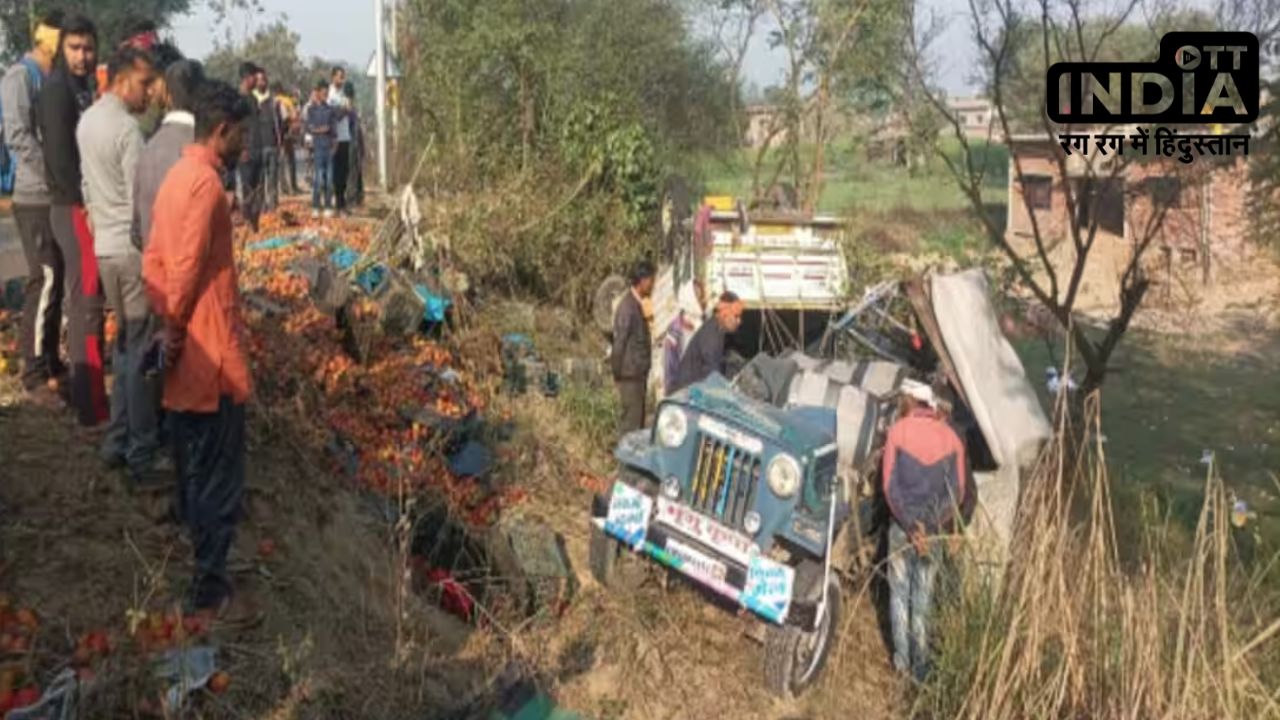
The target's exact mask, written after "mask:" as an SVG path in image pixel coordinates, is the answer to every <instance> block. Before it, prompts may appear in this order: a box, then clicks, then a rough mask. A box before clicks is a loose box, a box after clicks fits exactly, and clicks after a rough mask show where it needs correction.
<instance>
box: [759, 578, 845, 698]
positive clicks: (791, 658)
mask: <svg viewBox="0 0 1280 720" xmlns="http://www.w3.org/2000/svg"><path fill="white" fill-rule="evenodd" d="M818 572H819V573H821V568H819V569H818ZM799 575H800V573H797V583H798V582H799ZM818 580H819V582H820V581H821V576H819V578H818ZM797 587H800V586H799V585H797ZM840 610H841V596H840V583H839V582H837V581H836V578H835V576H832V578H831V581H830V583H828V585H827V607H826V609H825V611H824V612H823V613H822V617H821V618H819V619H818V626H817V627H816V628H815V629H814V630H813V631H812V632H805V631H804V630H801V629H800V628H797V627H793V626H778V625H770V626H769V629H768V631H767V632H766V634H765V642H764V677H765V685H766V686H767V687H768V689H769V692H771V693H773V694H774V695H777V696H779V697H784V698H793V697H797V696H799V695H800V694H801V693H803V692H804V691H805V689H806V688H808V687H809V686H810V685H812V684H813V682H814V681H815V680H816V679H817V678H818V676H819V675H821V674H822V669H823V667H824V666H825V665H826V663H827V657H828V656H830V654H831V648H832V646H833V645H834V644H835V639H836V633H837V632H839V629H840Z"/></svg>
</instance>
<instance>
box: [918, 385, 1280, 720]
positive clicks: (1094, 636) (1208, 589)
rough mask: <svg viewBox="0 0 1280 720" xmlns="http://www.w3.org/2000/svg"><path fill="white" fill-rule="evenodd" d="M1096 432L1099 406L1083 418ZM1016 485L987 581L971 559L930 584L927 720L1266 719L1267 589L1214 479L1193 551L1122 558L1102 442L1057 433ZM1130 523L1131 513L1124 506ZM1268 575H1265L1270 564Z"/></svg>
mask: <svg viewBox="0 0 1280 720" xmlns="http://www.w3.org/2000/svg"><path fill="white" fill-rule="evenodd" d="M1087 415H1090V416H1091V417H1092V420H1091V421H1090V425H1091V426H1092V427H1093V428H1094V429H1095V430H1096V428H1097V427H1098V425H1099V423H1098V422H1097V412H1096V404H1094V405H1092V406H1091V409H1090V412H1088V413H1087ZM1070 436H1071V433H1070V432H1069V428H1067V426H1066V424H1065V423H1063V425H1062V426H1061V431H1060V433H1059V440H1058V441H1056V442H1055V444H1054V445H1053V447H1052V448H1051V449H1050V450H1049V452H1047V453H1046V455H1045V456H1044V458H1043V459H1042V462H1041V463H1040V465H1039V467H1038V469H1037V470H1036V472H1035V473H1033V474H1032V475H1031V476H1030V477H1028V478H1026V479H1025V480H1024V483H1023V493H1024V497H1023V500H1022V504H1021V511H1020V515H1019V519H1018V524H1017V527H1016V530H1015V535H1014V540H1013V542H1012V544H1011V547H1012V548H1013V551H1012V553H1013V555H1012V557H1011V559H1010V563H1009V566H1008V568H1007V570H1006V571H1005V574H1004V576H1003V579H1002V580H1001V581H1000V583H999V584H998V585H996V584H990V583H987V582H984V580H983V575H982V574H981V572H980V571H979V570H978V568H977V567H975V566H974V564H973V559H972V558H970V557H964V556H962V557H960V558H958V561H957V562H958V564H959V566H960V568H961V573H960V575H959V577H961V578H963V579H962V580H959V581H954V582H953V583H951V584H950V585H945V584H944V585H940V587H939V594H938V602H939V605H938V607H937V612H936V615H935V623H934V625H933V634H934V637H935V638H936V639H937V650H936V654H935V656H934V661H935V665H934V669H933V672H932V674H931V676H930V677H929V679H928V681H927V683H926V684H925V685H924V686H923V687H922V688H921V689H920V692H919V694H918V695H917V698H916V705H915V710H914V713H913V714H914V715H916V716H919V717H928V718H974V719H975V720H976V719H978V718H982V719H983V720H1005V719H1007V720H1021V719H1022V718H1116V719H1117V720H1118V719H1119V718H1155V717H1163V718H1244V717H1248V718H1262V717H1268V718H1276V717H1280V707H1278V706H1277V704H1276V702H1275V699H1274V696H1273V695H1272V693H1273V692H1274V688H1275V687H1277V683H1278V682H1280V662H1277V659H1278V653H1277V649H1276V648H1275V647H1274V646H1275V643H1274V642H1272V644H1271V647H1268V646H1267V644H1266V643H1267V641H1268V638H1272V639H1273V636H1274V634H1275V633H1276V632H1277V631H1278V630H1280V622H1277V621H1276V620H1275V612H1276V610H1277V599H1276V598H1275V597H1274V595H1267V594H1266V590H1265V589H1264V588H1265V583H1263V582H1261V578H1260V577H1258V576H1252V577H1251V576H1250V575H1249V574H1248V573H1247V572H1246V571H1245V569H1244V568H1243V566H1242V564H1241V563H1239V562H1237V559H1236V558H1235V557H1233V554H1232V550H1231V548H1232V540H1231V528H1230V527H1229V525H1228V522H1227V518H1228V516H1229V514H1230V505H1229V502H1228V500H1227V493H1226V491H1225V489H1224V487H1223V483H1222V481H1221V479H1220V478H1218V477H1217V476H1216V475H1215V474H1214V473H1212V472H1211V473H1210V475H1209V477H1208V479H1207V481H1206V483H1205V497H1204V504H1203V506H1202V508H1201V513H1200V517H1199V523H1198V526H1197V528H1196V533H1195V536H1194V542H1193V544H1192V550H1191V552H1190V553H1189V554H1181V553H1180V554H1176V555H1173V554H1168V555H1166V554H1163V553H1162V552H1161V551H1162V547H1163V545H1162V544H1161V543H1159V542H1152V543H1148V545H1147V548H1148V554H1147V557H1146V562H1145V563H1143V564H1142V565H1141V566H1140V569H1138V570H1137V571H1136V572H1133V573H1126V572H1125V571H1124V570H1123V569H1122V568H1121V566H1120V561H1119V559H1118V555H1117V547H1116V541H1115V537H1116V535H1115V517H1114V515H1113V512H1112V505H1111V489H1110V484H1109V478H1108V475H1107V470H1106V463H1105V458H1104V457H1103V455H1102V451H1101V446H1098V447H1086V448H1076V447H1074V446H1073V445H1072V444H1071V443H1069V442H1067V441H1065V440H1063V439H1062V438H1065V437H1070ZM1125 520H1126V521H1133V522H1136V521H1137V518H1136V517H1134V516H1132V515H1126V517H1125ZM1268 570H1269V568H1268V569H1267V570H1264V572H1267V571H1268Z"/></svg>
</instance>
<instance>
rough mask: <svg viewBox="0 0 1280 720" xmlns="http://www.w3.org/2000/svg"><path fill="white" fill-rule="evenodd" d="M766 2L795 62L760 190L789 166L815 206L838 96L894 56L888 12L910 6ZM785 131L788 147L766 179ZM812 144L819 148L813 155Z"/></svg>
mask: <svg viewBox="0 0 1280 720" xmlns="http://www.w3.org/2000/svg"><path fill="white" fill-rule="evenodd" d="M765 5H766V7H767V9H768V13H769V19H770V22H771V24H772V28H773V29H772V32H771V43H772V44H773V45H774V47H778V48H781V49H782V50H783V52H784V53H785V54H786V58H787V64H786V68H787V69H786V83H785V85H784V86H783V88H782V89H781V98H780V103H779V108H778V112H776V113H775V114H774V116H773V118H772V121H771V124H770V128H769V132H768V134H767V135H766V138H765V141H764V142H763V143H762V144H761V146H760V148H759V149H758V150H757V153H756V161H755V167H754V171H753V173H752V193H753V194H754V195H755V196H757V197H759V196H760V195H761V194H762V192H763V191H767V190H769V189H771V188H773V187H775V186H776V185H777V184H778V180H779V178H780V177H782V175H783V173H784V172H787V173H789V175H790V178H791V180H792V182H793V184H794V187H795V189H796V194H797V199H798V201H799V202H800V204H801V205H802V206H803V208H804V209H805V210H808V211H812V210H813V209H814V207H815V206H816V205H817V202H818V199H819V198H820V197H821V195H822V184H823V175H824V171H825V161H826V151H827V145H828V141H829V140H830V136H831V126H830V124H829V123H830V120H831V118H832V115H833V110H834V108H835V106H836V101H837V99H838V96H839V95H840V94H841V92H842V91H843V90H845V89H846V88H847V87H848V85H849V82H850V80H851V79H852V78H854V77H855V76H857V75H858V74H859V73H860V72H864V71H866V70H867V69H868V68H873V67H875V66H876V64H877V63H880V64H888V63H889V62H890V58H889V57H888V55H889V53H888V52H887V51H886V46H887V43H886V42H885V39H886V38H887V37H889V35H890V34H889V33H888V32H885V31H884V29H885V28H886V27H889V26H892V21H886V20H885V19H886V18H898V17H901V16H902V15H903V10H904V9H905V6H904V5H903V3H901V1H900V0H853V1H852V2H851V1H849V0H765ZM894 37H897V36H896V34H894ZM899 49H900V48H899ZM859 59H861V60H865V61H866V62H858V60H859ZM868 74H869V73H868ZM779 138H781V139H782V140H781V144H782V148H781V153H780V155H779V157H778V158H777V160H776V162H775V163H774V166H773V168H772V170H771V171H769V178H768V180H767V181H766V182H762V176H763V173H764V172H765V167H766V165H767V164H768V162H769V160H770V157H769V151H770V150H771V149H773V147H774V143H775V142H777V141H778V139H779ZM806 146H809V147H811V148H812V151H811V154H810V155H809V156H808V157H805V153H804V149H805V147H806Z"/></svg>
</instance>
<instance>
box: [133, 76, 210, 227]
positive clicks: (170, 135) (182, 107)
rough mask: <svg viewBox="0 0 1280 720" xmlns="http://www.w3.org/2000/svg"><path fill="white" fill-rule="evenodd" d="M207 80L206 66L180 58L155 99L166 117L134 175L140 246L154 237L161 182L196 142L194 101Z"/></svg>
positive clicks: (135, 218)
mask: <svg viewBox="0 0 1280 720" xmlns="http://www.w3.org/2000/svg"><path fill="white" fill-rule="evenodd" d="M204 81H205V75H204V66H203V65H201V64H200V63H199V62H196V61H195V60H179V61H178V62H175V63H174V64H172V65H170V66H169V67H168V69H166V70H165V71H164V83H163V88H164V90H163V92H161V93H160V97H158V98H156V100H157V104H158V105H159V106H160V108H161V109H162V110H163V111H164V113H165V114H164V119H163V120H162V121H161V122H160V129H158V130H156V134H155V135H152V136H151V139H150V140H148V141H147V145H146V147H144V148H143V149H142V155H141V157H139V159H138V171H137V173H136V174H135V175H134V178H133V232H134V238H133V241H134V244H135V245H137V246H139V247H142V248H145V247H146V246H147V241H148V240H149V239H150V237H151V210H152V206H153V205H155V202H156V194H157V193H158V192H160V183H162V182H164V177H165V175H167V174H169V168H171V167H173V165H174V163H176V162H178V159H179V158H181V157H182V148H184V147H186V146H188V145H190V144H191V143H193V142H195V136H196V125H195V123H196V119H195V116H194V115H192V114H191V113H192V100H193V99H194V98H195V92H196V89H197V88H199V87H200V85H201V84H202V83H203V82H204Z"/></svg>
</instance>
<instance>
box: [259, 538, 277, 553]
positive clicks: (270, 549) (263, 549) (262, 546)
mask: <svg viewBox="0 0 1280 720" xmlns="http://www.w3.org/2000/svg"><path fill="white" fill-rule="evenodd" d="M275 554H276V541H275V540H272V539H271V538H263V539H261V540H259V541H258V555H259V556H261V557H263V558H269V557H271V556H272V555H275Z"/></svg>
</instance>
